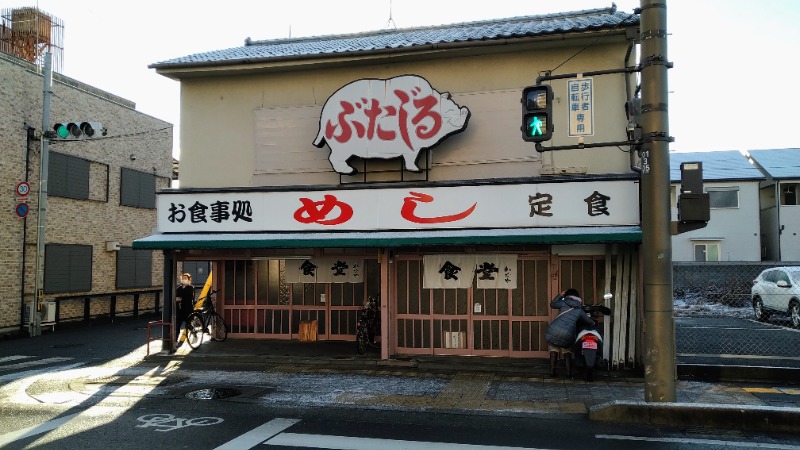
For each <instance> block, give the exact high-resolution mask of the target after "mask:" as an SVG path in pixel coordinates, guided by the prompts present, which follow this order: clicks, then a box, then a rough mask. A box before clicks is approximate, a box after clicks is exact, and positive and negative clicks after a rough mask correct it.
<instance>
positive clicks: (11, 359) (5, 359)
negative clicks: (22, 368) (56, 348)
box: [0, 355, 33, 363]
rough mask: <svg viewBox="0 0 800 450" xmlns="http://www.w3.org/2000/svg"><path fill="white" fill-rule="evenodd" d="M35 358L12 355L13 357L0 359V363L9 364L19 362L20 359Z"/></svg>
mask: <svg viewBox="0 0 800 450" xmlns="http://www.w3.org/2000/svg"><path fill="white" fill-rule="evenodd" d="M28 358H33V356H27V355H11V356H4V357H2V358H0V363H4V362H8V361H18V360H20V359H28Z"/></svg>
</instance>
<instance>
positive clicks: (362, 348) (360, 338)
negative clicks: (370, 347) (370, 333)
mask: <svg viewBox="0 0 800 450" xmlns="http://www.w3.org/2000/svg"><path fill="white" fill-rule="evenodd" d="M356 351H358V354H359V355H363V354H364V353H366V351H367V333H366V332H364V331H362V332H359V333H356Z"/></svg>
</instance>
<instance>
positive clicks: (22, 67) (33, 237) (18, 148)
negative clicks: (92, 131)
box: [0, 53, 172, 331]
mask: <svg viewBox="0 0 800 450" xmlns="http://www.w3.org/2000/svg"><path fill="white" fill-rule="evenodd" d="M0 79H2V80H3V83H2V86H1V87H0V102H1V103H2V104H3V108H2V109H0V117H1V118H2V120H0V151H1V152H2V158H0V179H2V180H4V182H3V190H2V193H0V204H2V208H0V209H2V211H4V212H3V214H2V215H0V221H1V223H0V242H2V244H0V246H2V252H0V266H1V267H2V270H0V330H5V331H14V330H24V329H26V328H27V325H28V322H29V316H26V308H25V305H26V304H27V303H28V302H32V301H33V299H34V284H35V278H36V265H35V264H36V261H35V258H36V248H37V219H38V218H37V214H36V211H37V206H38V205H37V199H38V193H39V155H40V148H41V145H40V144H41V139H43V131H52V129H50V130H41V124H42V97H43V96H42V91H43V78H42V74H41V70H40V69H39V68H38V67H37V66H36V65H34V64H31V63H30V62H28V61H25V60H23V59H19V58H17V57H15V56H12V55H9V54H6V53H0ZM52 90H53V100H52V107H51V117H52V118H53V123H56V122H61V121H65V122H69V121H97V122H102V126H103V127H104V128H106V129H107V134H106V135H105V136H101V135H100V133H98V135H96V137H94V138H92V139H75V140H61V139H51V142H50V145H49V150H50V151H49V155H50V162H49V165H48V167H49V177H48V202H47V216H46V217H47V221H46V228H45V238H46V246H45V263H44V286H43V288H44V299H45V300H46V301H52V300H56V299H58V304H59V311H58V314H59V317H60V319H61V320H68V319H71V318H82V317H83V316H84V313H85V312H88V313H90V314H91V315H97V314H110V313H111V309H110V308H111V307H112V304H113V303H111V302H112V301H114V302H116V305H115V307H114V308H115V312H119V313H124V312H129V311H131V309H132V307H133V302H134V299H133V293H135V292H141V291H144V290H153V289H154V288H159V287H160V286H161V284H162V281H163V277H162V267H163V257H162V255H161V252H154V251H134V250H133V248H132V242H133V241H134V240H135V239H137V238H140V237H143V236H147V235H148V234H149V233H151V232H152V230H153V228H154V227H155V224H156V211H155V191H156V190H157V189H161V188H165V187H168V186H169V180H170V175H171V169H172V162H171V161H172V159H171V153H172V125H171V124H169V123H167V122H164V121H162V120H158V119H155V118H153V117H150V116H148V115H145V114H142V113H141V112H138V111H136V108H135V104H134V103H132V102H130V101H128V100H125V99H123V98H120V97H118V96H115V95H113V94H110V93H107V92H104V91H101V90H99V89H96V88H94V87H92V86H89V85H86V84H84V83H81V82H79V81H77V80H74V79H71V78H68V77H65V76H62V75H60V74H54V79H53V84H52ZM21 183H28V185H29V186H30V190H29V192H28V193H27V195H20V194H19V193H17V189H16V188H17V187H18V186H20V184H21ZM22 191H25V189H24V188H23V189H22ZM20 204H24V205H25V206H23V207H22V209H20V207H19V205H20ZM26 207H27V208H26ZM26 210H27V211H28V212H27V216H25V217H24V218H23V217H20V216H22V215H24V214H22V213H24V212H25V211H26ZM18 212H19V214H18ZM65 297H74V298H73V299H67V298H65ZM87 297H88V298H92V299H94V300H93V301H91V302H90V303H89V305H90V306H89V308H90V311H85V309H84V308H85V306H86V305H87V303H86V302H85V299H86V298H87ZM112 298H113V300H112ZM136 298H137V300H138V302H139V305H140V307H141V308H145V307H148V306H149V307H150V308H152V307H153V304H154V301H155V298H156V294H154V293H149V294H142V295H141V296H138V295H137V297H136ZM48 308H49V306H48V307H47V308H45V309H48ZM46 312H49V309H48V311H46ZM49 314H51V316H50V317H49V318H50V319H51V320H52V314H53V313H52V312H49ZM44 319H45V321H47V320H48V318H47V317H45V318H44Z"/></svg>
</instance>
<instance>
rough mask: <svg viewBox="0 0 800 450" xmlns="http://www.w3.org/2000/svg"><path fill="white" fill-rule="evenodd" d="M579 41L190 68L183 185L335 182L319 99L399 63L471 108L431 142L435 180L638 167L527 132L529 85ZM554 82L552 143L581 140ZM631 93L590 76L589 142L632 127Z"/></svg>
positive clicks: (602, 58) (603, 50)
mask: <svg viewBox="0 0 800 450" xmlns="http://www.w3.org/2000/svg"><path fill="white" fill-rule="evenodd" d="M579 44H580V45H579ZM561 45H567V44H566V43H562V44H561ZM583 45H585V43H584V42H582V41H581V42H577V41H576V43H574V44H571V46H562V47H555V46H553V45H552V44H551V45H548V46H540V47H538V48H537V47H534V46H533V45H532V44H525V45H504V46H491V47H487V46H484V47H477V48H475V49H472V50H467V51H465V50H458V51H439V52H430V53H425V54H423V55H420V56H414V57H413V58H412V57H409V56H408V55H404V56H403V57H399V56H398V57H396V58H394V59H391V58H386V57H383V59H381V60H380V61H375V62H370V61H368V60H357V61H356V60H354V61H349V62H348V63H347V64H344V65H342V64H339V65H333V64H324V63H319V64H315V63H313V62H312V63H307V64H305V65H304V66H303V68H302V69H299V68H298V69H294V70H292V69H291V68H287V67H283V68H280V69H276V68H271V69H264V70H262V71H261V72H257V71H249V72H247V74H244V75H238V74H237V72H236V71H235V70H229V71H226V73H224V74H217V75H215V76H213V77H211V76H209V75H208V74H206V75H204V76H195V77H190V78H183V79H182V80H181V123H182V124H183V125H182V127H181V172H180V186H181V188H195V187H230V186H269V185H296V184H297V185H312V184H338V183H339V181H340V178H339V175H338V174H337V173H335V172H334V171H333V170H332V169H331V167H330V165H329V163H328V162H327V157H328V154H329V149H328V148H327V146H326V147H325V148H322V149H319V148H316V147H314V146H313V145H312V141H313V140H314V138H315V136H316V134H317V131H318V124H319V113H320V111H321V108H322V105H323V104H324V103H325V101H326V100H327V98H328V97H329V96H330V95H331V94H332V93H333V92H335V91H336V90H337V89H338V88H340V87H342V86H344V85H345V84H347V83H349V82H352V81H355V80H357V79H360V78H391V77H394V76H398V75H403V74H416V75H420V76H422V77H424V78H426V79H427V80H428V81H429V82H430V83H431V85H432V86H433V88H434V89H436V90H438V91H440V92H445V91H446V92H450V93H451V94H452V98H453V100H454V101H455V102H456V103H458V104H459V105H461V106H467V107H468V108H470V110H471V112H472V116H471V118H470V122H469V125H468V127H467V129H466V130H465V131H464V132H463V133H460V134H457V135H454V136H451V137H449V138H447V139H446V140H444V141H442V142H441V143H440V144H439V146H437V147H436V148H435V149H433V150H432V154H431V155H432V156H431V161H432V170H431V172H430V174H429V180H431V181H443V180H468V179H482V178H500V177H524V176H539V175H543V174H548V173H552V170H558V169H562V168H578V170H581V168H585V169H586V171H587V173H590V174H606V173H626V172H630V169H629V165H630V162H629V156H628V154H627V153H625V152H622V151H620V150H619V149H618V148H616V147H612V148H604V149H588V150H570V151H559V152H546V153H543V154H539V153H537V152H536V151H535V149H534V145H533V144H531V143H526V142H523V141H522V139H521V137H520V136H521V132H520V124H521V114H520V97H521V91H522V88H523V87H524V86H527V85H531V84H534V82H535V79H536V76H537V75H538V74H539V73H540V72H541V71H544V70H547V69H552V68H554V67H556V66H557V65H558V64H560V63H561V62H563V61H564V60H566V59H567V58H568V57H569V56H571V55H573V54H574V53H575V52H576V51H577V50H579V49H580V48H581V47H583ZM626 49H627V44H626V43H623V42H619V43H616V44H607V45H594V46H592V47H590V48H589V49H587V50H586V51H584V52H582V53H580V54H579V55H578V56H577V57H575V58H573V59H572V60H570V61H569V62H568V63H566V64H564V65H563V66H561V67H560V68H559V69H558V71H557V72H556V73H569V72H578V71H589V70H599V69H609V68H620V67H623V66H625V62H624V61H623V59H624V56H625V51H626ZM552 85H553V88H554V92H555V96H556V102H555V106H554V108H555V111H554V112H555V117H556V118H555V120H554V125H555V137H554V139H553V140H552V141H551V142H550V143H549V145H567V144H576V143H577V139H574V138H573V139H568V138H567V137H566V135H567V102H566V100H567V99H566V95H567V94H566V81H565V80H555V81H553V82H552ZM624 101H625V80H624V77H623V75H607V76H602V77H595V78H594V113H595V124H594V126H595V135H594V136H593V137H588V138H586V142H587V143H590V142H599V141H620V140H624V139H625V123H626V121H625V114H624V110H623V103H624ZM286 149H291V153H292V155H291V158H294V160H289V158H290V155H289V152H287V150H286ZM298 153H299V154H298ZM298 161H300V162H301V163H302V162H303V161H305V162H304V163H302V164H300V163H298Z"/></svg>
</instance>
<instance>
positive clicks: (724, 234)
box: [669, 150, 764, 262]
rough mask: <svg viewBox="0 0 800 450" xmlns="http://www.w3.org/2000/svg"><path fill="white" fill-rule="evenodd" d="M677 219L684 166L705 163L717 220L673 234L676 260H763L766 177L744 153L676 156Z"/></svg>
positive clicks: (674, 194)
mask: <svg viewBox="0 0 800 450" xmlns="http://www.w3.org/2000/svg"><path fill="white" fill-rule="evenodd" d="M669 156H670V178H671V181H672V188H671V193H670V201H671V205H672V220H678V203H677V201H678V194H680V192H681V184H680V183H681V172H680V170H681V164H682V163H687V162H700V163H702V164H703V182H704V183H703V189H704V191H705V192H706V193H708V194H709V203H710V206H711V216H710V217H711V219H710V220H709V222H708V224H707V225H706V226H705V227H704V228H701V229H699V230H694V231H689V232H686V233H681V234H678V235H674V236H672V259H673V261H676V262H678V261H696V262H705V261H761V227H760V222H759V218H758V214H755V212H756V211H758V210H759V183H760V182H762V181H763V180H764V175H763V174H762V173H761V172H760V171H759V170H758V169H757V168H756V167H754V166H753V165H752V164H750V163H749V162H748V161H747V159H746V158H745V157H744V155H743V154H742V153H741V152H739V151H738V150H731V151H717V152H687V153H670V155H669Z"/></svg>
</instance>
